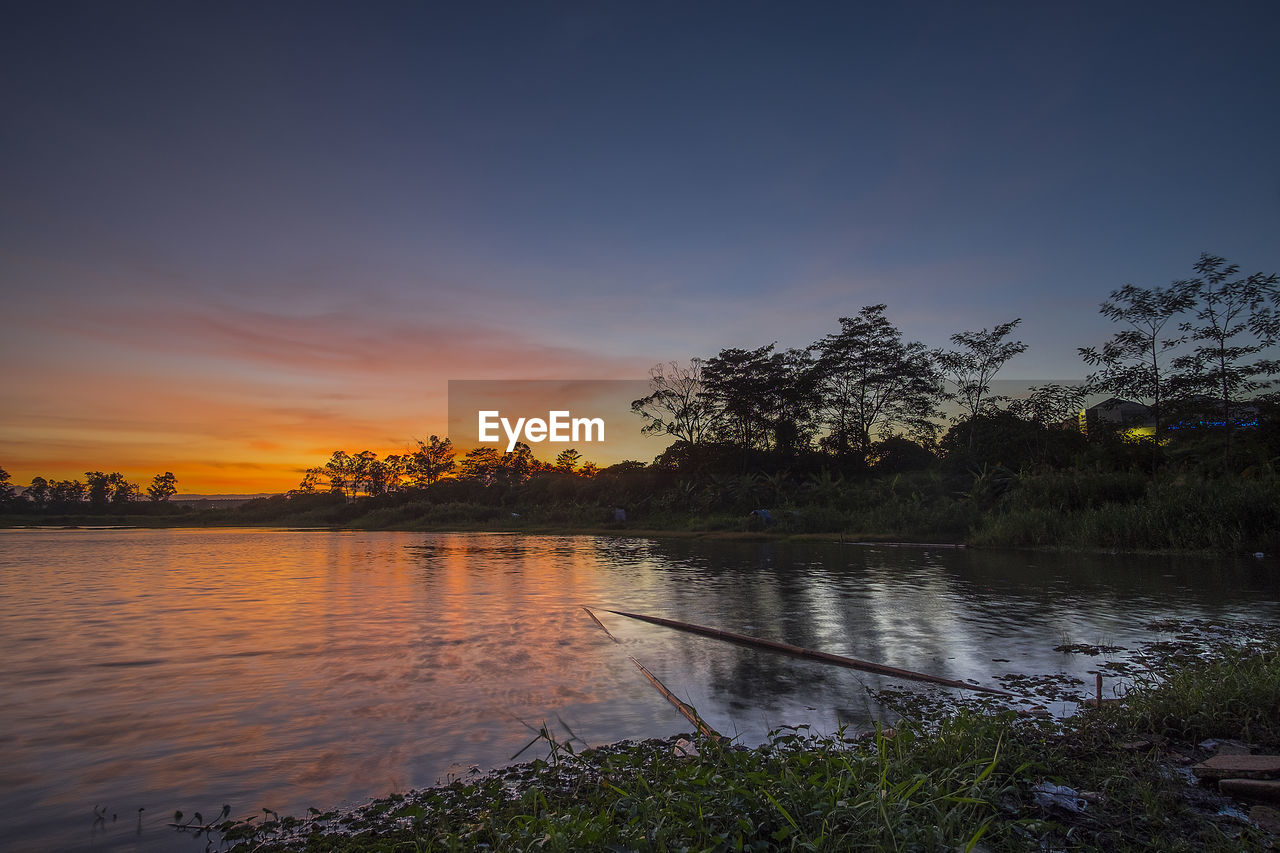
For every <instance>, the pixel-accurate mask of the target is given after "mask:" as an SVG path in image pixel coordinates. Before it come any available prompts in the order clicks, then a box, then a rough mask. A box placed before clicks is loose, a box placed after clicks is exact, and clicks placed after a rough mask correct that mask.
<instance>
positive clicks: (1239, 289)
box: [1174, 254, 1280, 442]
mask: <svg viewBox="0 0 1280 853" xmlns="http://www.w3.org/2000/svg"><path fill="white" fill-rule="evenodd" d="M1195 269H1196V272H1197V273H1199V274H1200V277H1198V278H1195V279H1192V280H1191V282H1189V283H1188V286H1189V287H1191V288H1193V290H1194V292H1195V294H1196V297H1197V302H1196V307H1195V318H1196V322H1194V323H1193V322H1186V323H1183V324H1182V325H1181V327H1180V328H1181V329H1182V331H1183V332H1185V333H1186V334H1187V337H1188V339H1189V341H1190V342H1191V343H1192V344H1194V345H1195V347H1194V349H1192V351H1191V352H1189V353H1187V354H1185V355H1182V356H1179V357H1178V358H1177V359H1175V360H1174V366H1175V367H1177V368H1178V369H1179V371H1180V374H1179V377H1178V384H1179V386H1180V388H1181V389H1182V392H1183V393H1184V394H1191V393H1204V394H1207V395H1210V396H1212V397H1214V398H1215V402H1216V403H1217V405H1218V407H1219V415H1220V417H1221V419H1222V424H1223V427H1224V429H1223V435H1224V438H1225V440H1226V441H1227V442H1229V441H1230V436H1231V430H1232V411H1233V408H1234V407H1235V404H1236V403H1238V402H1239V400H1240V398H1241V396H1242V395H1245V394H1251V393H1254V392H1256V391H1258V390H1259V389H1262V388H1265V387H1267V386H1268V385H1270V381H1269V380H1268V379H1266V377H1269V376H1271V375H1273V374H1275V373H1276V372H1278V371H1280V361H1277V360H1275V359H1269V358H1255V356H1258V355H1259V354H1261V353H1262V352H1264V351H1265V350H1267V349H1268V348H1269V347H1271V346H1272V345H1273V344H1275V343H1276V340H1277V337H1280V329H1278V328H1277V322H1278V320H1277V316H1276V315H1275V313H1274V311H1273V310H1272V308H1271V305H1270V303H1274V302H1275V301H1276V299H1277V296H1280V293H1278V291H1277V281H1278V279H1277V276H1276V275H1275V274H1271V275H1263V274H1262V273H1254V274H1253V275H1250V276H1247V277H1244V278H1238V277H1236V276H1237V275H1238V273H1239V271H1240V268H1239V266H1237V265H1236V264H1228V263H1227V262H1226V261H1225V260H1224V259H1222V258H1219V257H1215V256H1213V255H1208V254H1202V255H1201V256H1200V260H1199V261H1197V262H1196V265H1195Z"/></svg>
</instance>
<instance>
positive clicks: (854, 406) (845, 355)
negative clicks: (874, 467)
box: [813, 304, 942, 462]
mask: <svg viewBox="0 0 1280 853" xmlns="http://www.w3.org/2000/svg"><path fill="white" fill-rule="evenodd" d="M885 307H886V306H885V305H883V304H880V305H868V306H866V307H864V308H863V309H862V310H861V311H859V312H858V315H857V316H856V317H841V318H840V331H839V332H838V333H836V334H834V335H827V336H826V337H825V338H823V339H822V340H820V341H818V342H817V343H815V344H814V346H813V349H814V350H815V351H816V352H817V354H818V355H817V361H816V364H815V379H816V390H817V400H818V403H819V406H820V411H821V414H822V422H823V425H824V426H825V427H826V429H827V436H826V438H824V440H823V441H824V444H826V445H827V446H828V447H829V448H831V449H832V450H833V451H834V452H835V453H836V454H837V455H840V456H844V455H846V454H850V453H853V454H856V455H857V456H858V457H859V458H860V459H862V460H863V461H864V462H865V461H866V459H867V456H868V454H870V453H871V448H872V445H873V444H874V443H875V442H876V441H877V440H880V439H884V438H887V437H889V436H890V435H892V434H893V432H894V430H895V429H904V430H906V431H907V432H910V433H912V434H915V435H922V434H923V435H930V434H932V431H933V418H934V417H935V416H936V415H937V413H938V402H939V400H940V399H941V395H942V382H941V378H940V376H939V375H938V370H937V367H936V366H935V364H934V361H933V356H932V354H931V353H930V352H929V350H928V349H927V348H926V347H925V345H924V344H922V343H920V342H918V341H912V342H910V343H907V342H904V341H903V340H902V332H901V331H899V330H898V328H897V327H896V326H894V325H893V323H891V322H889V319H888V318H887V317H886V316H885Z"/></svg>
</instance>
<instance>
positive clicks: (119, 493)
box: [107, 471, 139, 504]
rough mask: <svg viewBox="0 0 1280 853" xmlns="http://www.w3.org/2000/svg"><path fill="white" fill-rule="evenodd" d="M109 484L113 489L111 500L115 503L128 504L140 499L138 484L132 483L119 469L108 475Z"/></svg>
mask: <svg viewBox="0 0 1280 853" xmlns="http://www.w3.org/2000/svg"><path fill="white" fill-rule="evenodd" d="M107 484H108V485H109V486H110V489H111V502H112V503H113V504H126V503H130V502H131V501H136V500H137V499H138V496H139V491H138V484H137V483H130V482H129V481H128V480H127V479H125V476H124V474H121V473H120V472H119V471H112V472H111V474H110V475H108V477H107Z"/></svg>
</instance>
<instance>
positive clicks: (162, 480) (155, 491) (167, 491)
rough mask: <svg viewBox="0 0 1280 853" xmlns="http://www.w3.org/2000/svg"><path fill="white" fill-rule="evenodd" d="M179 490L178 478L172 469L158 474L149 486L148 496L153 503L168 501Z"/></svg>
mask: <svg viewBox="0 0 1280 853" xmlns="http://www.w3.org/2000/svg"><path fill="white" fill-rule="evenodd" d="M177 492H178V478H177V477H175V476H174V475H173V472H172V471H165V472H164V473H163V474H156V476H155V479H153V480H152V481H151V485H149V486H147V498H148V499H149V500H151V501H152V502H153V503H160V502H162V501H167V500H169V498H171V497H173V496H174V495H175V494H177Z"/></svg>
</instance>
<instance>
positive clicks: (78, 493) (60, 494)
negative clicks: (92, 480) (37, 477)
mask: <svg viewBox="0 0 1280 853" xmlns="http://www.w3.org/2000/svg"><path fill="white" fill-rule="evenodd" d="M87 494H88V489H87V487H86V486H85V484H84V483H82V482H80V481H79V480H58V481H57V482H56V483H54V484H53V485H52V486H51V487H50V495H49V504H50V505H57V506H61V507H73V506H75V505H76V504H79V503H83V502H84V500H85V497H86V496H87ZM104 494H105V493H104Z"/></svg>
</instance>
